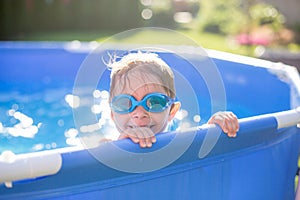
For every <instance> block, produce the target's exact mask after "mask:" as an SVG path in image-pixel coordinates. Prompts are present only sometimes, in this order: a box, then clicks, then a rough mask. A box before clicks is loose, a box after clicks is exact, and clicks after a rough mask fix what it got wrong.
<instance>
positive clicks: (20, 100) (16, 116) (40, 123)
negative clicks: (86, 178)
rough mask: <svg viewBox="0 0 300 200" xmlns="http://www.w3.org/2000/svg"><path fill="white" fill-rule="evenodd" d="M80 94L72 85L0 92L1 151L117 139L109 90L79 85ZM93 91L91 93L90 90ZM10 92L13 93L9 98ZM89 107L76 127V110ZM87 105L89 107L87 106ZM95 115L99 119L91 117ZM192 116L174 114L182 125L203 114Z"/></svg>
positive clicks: (185, 126)
mask: <svg viewBox="0 0 300 200" xmlns="http://www.w3.org/2000/svg"><path fill="white" fill-rule="evenodd" d="M80 91H81V93H82V94H80V95H79V96H77V95H74V94H72V92H71V88H55V89H44V90H42V91H39V92H36V93H30V94H21V93H19V92H11V93H10V94H6V95H5V94H1V93H0V103H1V104H2V105H4V106H1V107H0V113H1V115H0V139H1V140H0V153H1V152H4V151H12V152H13V153H24V152H32V151H42V150H49V149H55V148H63V147H67V146H82V145H84V146H85V144H88V145H89V147H91V146H97V145H99V143H100V142H103V141H111V140H116V139H117V138H118V137H119V133H118V131H117V130H116V128H115V125H114V122H113V121H112V120H111V114H110V113H111V111H110V108H109V103H108V99H109V92H108V91H106V90H98V89H96V90H94V91H92V90H90V89H87V88H82V89H80ZM88 91H92V93H90V92H88ZM8 96H11V97H10V98H8ZM83 108H84V110H87V111H88V112H89V113H85V114H86V115H84V118H83V119H85V118H87V120H86V123H85V124H81V125H80V126H78V127H75V123H74V117H73V111H74V110H77V109H83ZM85 108H87V109H85ZM95 116H96V119H97V120H96V123H89V120H88V118H89V117H94V118H95ZM189 117H190V118H191V117H192V116H189V112H188V111H187V110H185V109H181V110H180V111H179V112H178V113H177V114H176V116H175V119H176V121H181V122H182V123H181V125H180V127H181V128H189V127H191V126H194V125H195V122H199V121H200V116H194V117H193V118H191V119H189Z"/></svg>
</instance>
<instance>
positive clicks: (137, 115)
mask: <svg viewBox="0 0 300 200" xmlns="http://www.w3.org/2000/svg"><path fill="white" fill-rule="evenodd" d="M110 67H111V70H112V71H111V85H110V98H109V102H110V106H111V117H112V120H113V121H114V123H115V125H116V127H117V129H118V131H119V132H120V136H119V139H123V138H130V139H131V140H132V141H133V142H134V143H139V145H140V147H142V148H146V147H151V146H152V144H153V143H155V142H156V137H155V135H156V134H157V133H161V132H163V131H167V130H168V124H169V122H171V121H172V119H173V118H174V116H175V114H176V113H177V111H178V110H179V109H180V102H178V101H176V91H175V86H174V74H173V72H172V70H171V68H170V67H169V66H168V65H167V64H166V63H165V62H164V61H163V60H162V59H160V58H159V57H158V56H157V55H156V54H153V53H141V52H138V53H131V54H128V55H126V56H124V57H123V58H122V59H121V60H120V61H118V62H113V63H112V64H111V65H110ZM208 123H209V124H217V125H219V126H220V127H221V128H222V130H223V131H224V132H225V133H227V135H228V136H229V137H235V136H236V132H237V131H238V129H239V124H238V120H237V117H236V116H235V115H234V114H233V113H232V112H218V113H216V114H214V115H213V116H212V117H211V118H210V119H209V121H208Z"/></svg>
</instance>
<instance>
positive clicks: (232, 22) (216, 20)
mask: <svg viewBox="0 0 300 200" xmlns="http://www.w3.org/2000/svg"><path fill="white" fill-rule="evenodd" d="M200 8H201V9H200V11H199V15H198V17H197V20H198V24H199V26H200V29H201V30H203V31H208V32H213V33H221V34H224V35H228V34H235V33H237V32H239V31H240V28H241V27H242V26H245V25H246V24H247V16H246V14H244V12H243V10H242V9H241V5H240V0H216V1H201V6H200Z"/></svg>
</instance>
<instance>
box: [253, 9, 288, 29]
mask: <svg viewBox="0 0 300 200" xmlns="http://www.w3.org/2000/svg"><path fill="white" fill-rule="evenodd" d="M249 14H250V17H251V18H250V19H251V21H252V23H254V25H255V26H262V25H269V26H270V27H271V28H272V29H273V31H276V32H277V31H279V30H281V29H282V28H283V27H284V22H285V18H284V16H283V15H282V14H281V13H280V12H279V11H278V10H277V9H276V8H275V7H274V6H272V5H269V4H265V3H259V4H255V5H253V6H251V7H250V8H249Z"/></svg>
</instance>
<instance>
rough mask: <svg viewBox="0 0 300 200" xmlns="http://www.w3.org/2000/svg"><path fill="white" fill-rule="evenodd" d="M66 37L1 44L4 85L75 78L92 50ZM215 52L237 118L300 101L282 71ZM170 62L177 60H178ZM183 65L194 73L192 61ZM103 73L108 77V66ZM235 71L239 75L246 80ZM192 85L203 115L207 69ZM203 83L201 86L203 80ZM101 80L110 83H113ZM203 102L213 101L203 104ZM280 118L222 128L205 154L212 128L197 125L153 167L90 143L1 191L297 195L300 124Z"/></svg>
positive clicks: (44, 195)
mask: <svg viewBox="0 0 300 200" xmlns="http://www.w3.org/2000/svg"><path fill="white" fill-rule="evenodd" d="M49 45H50V46H49ZM64 45H65V44H55V45H54V44H46V45H45V44H36V43H34V44H25V45H24V44H18V45H15V44H13V45H12V44H8V43H5V44H1V45H0V46H1V48H0V51H1V54H0V67H1V73H0V90H1V92H5V91H6V90H8V89H9V90H12V89H15V90H20V91H23V92H32V91H34V90H41V89H43V88H45V87H56V86H55V84H58V85H66V86H70V85H72V84H73V82H74V81H75V77H76V74H77V70H78V69H79V67H80V66H81V64H82V62H83V61H84V59H85V58H86V57H87V55H88V52H87V51H70V50H68V49H65V48H64ZM161 57H164V58H166V59H167V58H173V55H169V54H164V53H162V54H161ZM212 59H213V62H214V63H215V64H216V66H217V68H218V70H219V72H220V74H221V76H222V78H223V81H224V87H225V89H226V100H227V105H226V106H227V109H228V110H232V111H234V112H235V113H236V114H237V115H238V117H239V118H244V117H250V116H255V115H261V114H267V113H272V112H278V111H284V110H289V109H291V108H293V107H296V106H299V102H297V101H294V100H292V99H291V98H294V99H296V100H297V99H299V93H297V91H296V93H293V94H292V95H291V92H293V91H294V90H295V87H296V84H299V83H288V82H287V81H284V80H282V79H279V78H278V76H277V75H276V74H274V73H270V69H269V68H265V67H264V66H254V65H252V63H248V64H244V63H240V62H237V61H232V60H228V59H227V58H226V56H225V57H224V59H222V58H212ZM168 62H170V64H173V65H172V66H174V68H176V67H177V65H178V66H179V63H180V62H179V61H178V62H175V61H174V60H172V61H168ZM261 63H262V64H263V63H265V62H261ZM183 71H186V73H187V74H188V73H189V72H188V69H185V70H183ZM105 76H106V77H104V79H106V78H108V77H109V74H106V75H105ZM232 77H239V80H243V83H244V84H239V82H238V81H237V79H235V78H232ZM30 83H34V84H32V85H34V87H30V85H31V84H30ZM37 83H39V84H37ZM49 83H51V84H49ZM293 84H295V85H293ZM192 85H193V86H194V87H195V88H196V89H195V90H196V91H197V90H199V91H201V95H200V94H197V95H199V98H198V101H199V107H200V108H201V114H203V115H204V117H203V118H204V120H205V119H206V118H208V117H209V115H210V114H211V113H210V112H211V109H210V108H209V107H210V106H211V104H210V98H209V94H208V92H207V88H206V86H205V84H204V82H203V80H201V77H200V78H199V82H198V81H195V82H192ZM202 85H203V88H199V87H200V86H202ZM99 87H103V88H107V87H108V84H107V83H103V85H100V86H99ZM294 92H295V91H294ZM293 95H294V96H293ZM291 102H292V103H291ZM202 105H206V106H207V107H208V108H207V109H206V108H202ZM276 126H277V124H276V121H274V119H269V118H267V119H264V120H258V121H257V120H251V119H250V120H248V121H246V122H244V123H241V130H240V132H239V135H238V137H237V138H235V139H231V138H228V137H227V136H225V134H222V135H221V137H220V138H219V140H218V142H217V144H216V146H215V147H214V148H213V149H212V151H211V152H210V153H209V154H208V155H207V156H206V157H205V158H202V159H199V156H198V152H199V148H200V146H201V144H202V143H203V140H204V137H205V134H206V133H207V131H208V129H206V128H203V129H199V130H197V134H196V136H195V138H194V140H193V143H192V144H191V146H190V147H189V148H188V149H187V151H186V152H184V154H183V155H182V156H181V157H180V158H179V159H178V160H176V161H175V162H173V163H171V164H170V165H169V166H167V167H165V168H162V169H160V170H156V171H151V172H147V173H128V172H122V171H118V170H116V169H113V168H110V167H108V166H106V165H105V164H103V163H101V162H99V161H98V160H97V159H96V158H95V157H94V156H93V155H92V154H91V151H89V150H79V151H70V152H65V153H61V155H62V158H63V165H62V168H61V170H60V171H59V172H58V173H57V174H55V175H51V176H47V177H42V178H37V179H33V180H24V181H19V182H16V183H14V184H13V187H12V188H7V187H5V185H4V184H2V185H0V199H24V198H25V199H26V198H27V197H30V199H124V198H126V199H138V198H141V196H142V197H143V199H154V198H155V199H222V200H223V199H228V200H229V199H249V200H250V199H275V200H276V199H278V200H282V199H294V190H295V188H294V187H295V185H294V178H295V174H296V171H297V160H298V155H299V154H298V153H299V142H300V138H299V129H298V128H297V127H296V126H292V127H289V128H283V129H279V130H277V128H276ZM216 129H217V128H216ZM190 134H193V131H187V132H186V133H185V134H184V135H181V137H182V139H185V137H188V136H189V135H190ZM173 137H174V133H166V134H161V135H158V142H157V144H155V145H154V147H153V149H152V151H153V150H155V149H158V148H162V147H163V146H164V145H166V144H168V143H169V141H170V140H172V138H173ZM114 143H115V144H116V145H118V146H120V147H124V148H125V149H127V150H128V151H133V152H140V153H147V152H149V151H151V150H149V149H147V150H141V149H139V148H138V147H137V146H135V145H133V144H132V143H131V142H130V141H128V140H122V141H116V142H114ZM178 145H180V144H178ZM110 148H111V146H110V145H109V144H104V145H102V146H100V147H99V148H96V149H94V152H96V153H97V151H99V152H103V151H106V152H110V150H111V149H110ZM175 148H176V147H175ZM117 158H118V157H117V155H112V158H111V159H117ZM1 173H3V172H1Z"/></svg>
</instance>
